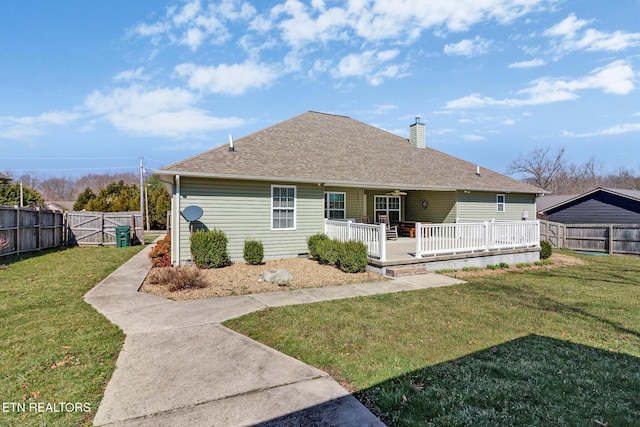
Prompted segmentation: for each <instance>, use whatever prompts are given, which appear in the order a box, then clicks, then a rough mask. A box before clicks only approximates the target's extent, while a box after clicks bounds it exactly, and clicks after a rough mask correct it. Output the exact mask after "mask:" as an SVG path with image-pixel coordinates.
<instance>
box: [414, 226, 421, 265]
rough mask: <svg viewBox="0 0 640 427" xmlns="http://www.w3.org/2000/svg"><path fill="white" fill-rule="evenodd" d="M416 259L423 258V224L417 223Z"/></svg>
mask: <svg viewBox="0 0 640 427" xmlns="http://www.w3.org/2000/svg"><path fill="white" fill-rule="evenodd" d="M414 256H415V257H416V258H422V224H420V223H419V222H416V254H415V255H414Z"/></svg>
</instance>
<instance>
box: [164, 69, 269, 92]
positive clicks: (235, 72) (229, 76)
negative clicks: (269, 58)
mask: <svg viewBox="0 0 640 427" xmlns="http://www.w3.org/2000/svg"><path fill="white" fill-rule="evenodd" d="M175 71H176V72H177V73H178V75H179V76H181V77H185V78H186V79H187V80H188V84H189V87H190V88H192V89H197V90H200V91H202V92H207V93H220V94H226V95H241V94H243V93H245V92H247V91H248V90H250V89H254V88H262V87H266V86H269V85H270V84H271V83H273V81H275V80H276V79H277V78H278V74H277V72H276V71H275V70H273V69H272V67H270V66H268V65H264V64H256V63H254V62H250V61H249V62H245V63H243V64H232V65H226V64H221V65H218V66H217V67H214V66H198V65H195V64H190V63H185V64H180V65H177V66H176V67H175Z"/></svg>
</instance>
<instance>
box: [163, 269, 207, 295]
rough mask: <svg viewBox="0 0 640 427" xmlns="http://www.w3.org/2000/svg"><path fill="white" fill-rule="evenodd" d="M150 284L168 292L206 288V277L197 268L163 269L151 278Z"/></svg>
mask: <svg viewBox="0 0 640 427" xmlns="http://www.w3.org/2000/svg"><path fill="white" fill-rule="evenodd" d="M151 283H153V284H154V285H160V286H165V287H166V288H167V290H169V291H170V292H177V291H182V290H186V289H197V288H204V287H206V286H207V282H206V277H205V275H204V274H203V273H202V271H201V270H199V269H198V268H195V267H187V266H180V267H174V268H163V269H162V270H160V271H158V272H157V273H156V274H155V275H154V276H153V279H152V280H151Z"/></svg>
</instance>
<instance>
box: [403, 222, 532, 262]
mask: <svg viewBox="0 0 640 427" xmlns="http://www.w3.org/2000/svg"><path fill="white" fill-rule="evenodd" d="M533 246H540V223H539V222H538V221H511V222H507V221H505V222H488V221H485V222H477V223H457V224H421V223H419V222H417V223H416V255H415V256H416V258H420V257H423V256H429V255H440V254H456V253H463V252H484V251H490V250H501V249H514V248H526V247H533Z"/></svg>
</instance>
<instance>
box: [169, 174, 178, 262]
mask: <svg viewBox="0 0 640 427" xmlns="http://www.w3.org/2000/svg"><path fill="white" fill-rule="evenodd" d="M172 205H173V206H171V212H172V214H173V218H172V221H171V228H172V231H171V234H172V236H171V246H172V248H171V249H172V250H171V254H172V255H171V258H172V259H171V263H172V264H173V265H180V175H176V177H175V191H174V194H173V203H172Z"/></svg>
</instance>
